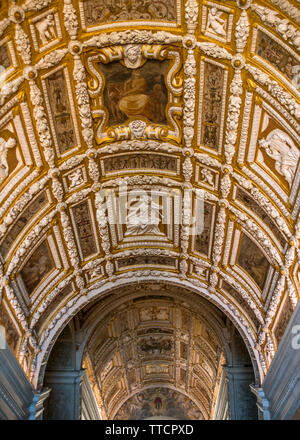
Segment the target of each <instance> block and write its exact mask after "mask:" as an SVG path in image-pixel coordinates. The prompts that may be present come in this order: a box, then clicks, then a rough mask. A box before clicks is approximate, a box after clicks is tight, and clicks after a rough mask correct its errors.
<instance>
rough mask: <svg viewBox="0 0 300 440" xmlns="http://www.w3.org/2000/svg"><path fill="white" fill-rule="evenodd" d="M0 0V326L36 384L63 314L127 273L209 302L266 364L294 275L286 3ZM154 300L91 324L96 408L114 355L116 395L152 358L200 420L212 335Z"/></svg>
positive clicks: (299, 32)
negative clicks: (135, 362)
mask: <svg viewBox="0 0 300 440" xmlns="http://www.w3.org/2000/svg"><path fill="white" fill-rule="evenodd" d="M3 3H4V2H2V5H1V12H0V65H1V67H0V165H1V166H0V273H1V293H0V301H1V312H0V324H2V325H4V326H5V328H6V330H7V339H8V342H9V344H10V346H11V348H12V350H13V351H14V353H15V355H16V357H17V358H18V360H19V362H20V364H21V365H22V367H23V369H24V371H25V373H26V375H27V376H28V378H29V379H30V380H31V382H32V384H33V385H34V386H37V384H38V383H39V380H40V374H41V371H42V366H43V365H44V364H45V362H46V360H47V356H48V355H49V350H50V347H51V344H52V343H53V341H54V340H55V339H56V338H57V336H58V335H59V333H60V332H61V331H62V329H63V328H64V326H65V325H66V323H67V322H68V321H69V320H70V319H71V317H72V316H74V315H75V314H77V313H78V312H79V311H80V310H81V309H83V307H84V306H87V304H89V303H90V302H91V301H95V300H96V299H97V300H98V299H99V298H101V297H102V296H103V297H104V296H105V295H107V294H108V292H109V291H113V289H115V288H116V287H118V288H121V287H122V285H124V286H125V287H123V288H124V289H126V288H127V287H126V283H128V282H129V281H130V282H131V283H136V285H141V283H147V282H150V281H151V282H154V281H155V282H156V283H158V285H159V284H160V283H163V284H166V283H173V285H174V286H175V285H176V286H177V287H176V288H177V289H182V291H183V290H190V291H193V292H196V293H197V294H198V296H199V297H200V296H201V297H203V298H206V299H207V300H208V301H209V302H210V303H212V304H214V305H215V306H217V307H218V308H219V309H220V310H222V312H223V313H224V314H225V315H226V316H227V317H228V318H229V319H230V320H231V321H232V322H233V323H234V325H235V326H236V327H237V328H238V329H239V332H240V333H241V335H242V337H243V339H244V341H245V343H246V345H247V347H248V350H249V353H250V355H251V357H252V359H253V362H254V364H255V368H256V370H257V371H258V377H259V380H260V381H262V380H263V378H264V376H265V375H266V373H267V371H268V368H269V366H270V363H271V362H272V359H273V357H274V354H275V352H276V350H277V347H278V344H279V342H280V339H281V337H282V335H283V332H284V329H285V328H286V325H287V323H288V321H289V318H290V316H291V314H292V312H293V310H294V308H295V306H296V304H297V301H298V299H299V288H300V279H299V261H300V251H299V238H300V218H299V208H300V197H299V184H300V171H299V156H300V149H299V138H300V129H299V128H300V76H299V75H300V71H299V69H298V67H299V65H300V55H299V47H300V28H299V22H300V20H299V17H300V13H299V8H298V7H297V4H296V2H295V1H292V0H284V1H282V0H280V1H279V0H269V1H260V0H252V1H251V0H237V1H231V0H226V1H225V0H224V1H207V2H199V1H197V0H186V1H180V0H172V1H166V0H161V1H153V2H151V5H149V3H148V2H144V1H132V2H131V3H130V5H129V3H128V2H125V1H120V2H109V1H106V0H93V1H91V0H85V1H77V0H76V1H75V0H64V1H55V0H54V1H51V0H25V1H8V2H5V4H3ZM150 303H151V301H150V300H147V299H144V300H143V301H142V300H141V301H140V302H137V303H136V304H132V303H128V304H127V305H126V303H124V304H123V305H121V306H120V307H116V309H115V310H114V314H113V316H107V317H104V318H103V322H102V323H101V325H99V326H98V327H97V328H96V329H95V330H94V333H93V334H91V335H90V340H89V342H88V346H89V347H90V348H89V349H88V350H87V353H86V357H85V362H86V365H92V367H93V369H94V373H93V374H95V377H96V378H97V381H98V382H99V383H100V390H101V393H102V394H101V396H102V397H101V396H100V397H99V399H100V398H104V399H106V401H107V402H109V401H111V402H112V403H111V405H109V404H108V406H107V407H106V409H105V411H106V415H105V414H104V416H105V417H117V418H122V417H125V416H124V414H127V413H126V411H127V409H126V405H125V406H124V407H122V408H117V407H116V405H115V400H114V399H113V395H114V393H113V391H114V390H113V389H112V388H111V387H110V388H109V387H108V388H107V389H106V388H105V386H106V380H105V377H106V375H109V374H110V369H112V371H114V368H115V367H116V366H117V367H118V368H115V369H116V372H114V374H115V376H113V375H112V376H109V377H110V382H111V381H112V377H115V379H114V380H115V383H116V384H118V387H119V389H120V390H123V391H124V395H123V397H122V399H123V400H122V399H121V398H120V400H119V402H120V404H121V402H125V400H124V399H125V397H124V396H126V398H128V396H130V398H132V399H138V394H136V397H133V394H134V392H135V393H137V392H138V391H139V392H142V391H141V387H139V385H138V384H141V383H143V386H146V383H147V380H148V379H147V377H149V378H150V379H149V380H154V379H153V377H155V378H157V377H158V376H160V377H162V376H163V377H165V382H164V383H168V384H170V386H173V385H174V383H175V382H176V381H177V382H178V384H177V382H176V386H175V385H174V386H175V388H174V389H176V390H177V391H176V393H177V394H176V396H175V394H174V395H172V394H169V397H168V398H170V399H175V400H176V399H177V400H178V402H179V403H178V408H180V401H181V400H180V399H183V398H184V397H182V396H186V395H187V394H188V395H189V396H190V397H189V398H190V399H192V400H191V402H190V411H191V412H193V414H195V411H196V412H197V411H200V412H201V417H203V418H209V417H210V414H211V411H212V408H213V405H214V402H213V401H212V400H211V398H209V397H206V396H208V395H209V396H211V395H213V393H214V392H215V391H216V390H217V386H218V380H219V377H218V374H219V365H220V362H221V363H222V356H224V353H223V352H222V350H221V346H222V344H220V342H218V338H217V337H215V338H213V340H214V342H213V343H211V344H212V345H210V344H209V343H208V342H207V341H208V340H209V337H210V336H209V335H212V334H213V330H212V329H211V328H210V326H209V323H208V322H206V321H205V317H201V315H197V316H196V315H194V314H193V311H192V310H190V309H187V308H186V306H185V305H184V304H183V303H182V301H179V300H178V301H177V302H176V303H171V302H170V301H169V300H168V301H167V300H165V299H162V300H157V301H156V302H155V303H153V302H152V304H153V305H152V306H151V304H150ZM129 314H130V317H129ZM158 321H159V325H158V324H157V322H158ZM132 322H134V323H135V325H134V326H132ZM179 323H181V324H180V325H181V326H182V328H183V329H181V332H182V334H180V335H179V336H178V335H177V333H176V331H175V330H176V328H177V326H178V325H179ZM184 323H185V324H184ZM184 326H185V327H184ZM155 328H158V329H159V331H158V332H156V331H155ZM184 328H185V330H184ZM147 329H154V330H153V331H151V332H150V333H151V337H148V336H147ZM133 333H134V334H133ZM211 337H212V336H211ZM105 338H113V339H114V344H115V348H114V349H113V348H112V346H111V347H110V349H109V348H108V347H106V348H105V347H104V348H103V343H105ZM126 338H127V339H126ZM95 340H97V341H98V342H97V344H96V343H95ZM199 340H202V341H203V343H202V345H203V347H202V345H201V344H200V345H201V347H202V348H201V349H198V348H197V346H198V345H197V344H198V342H199ZM93 341H94V342H93ZM103 341H104V342H103ZM101 344H102V345H101ZM126 344H128V350H124V346H126ZM175 344H179V345H180V346H179V345H178V347H177V348H176V347H175ZM185 346H186V348H184V347H185ZM122 347H123V348H122ZM191 347H192V348H191ZM175 349H176V350H175ZM105 350H108V351H107V352H106V351H105ZM109 350H112V352H109ZM186 350H188V354H187V351H186ZM175 351H176V353H178V356H181V358H182V362H181V361H180V362H179V360H178V362H177V364H176V362H175V363H174V359H173V358H172V357H174V352H175ZM103 352H104V353H105V356H106V358H105V359H104V357H103V355H102V354H103ZM101 353H102V354H101ZM124 353H127V355H128V356H130V353H132V356H131V358H130V359H129V358H128V359H125V358H124V356H125V354H124ZM222 353H223V354H222ZM134 358H138V359H139V365H138V366H137V367H136V368H132V369H131V370H130V360H131V359H134ZM154 358H155V359H154ZM191 359H193V363H195V364H197V365H198V366H197V368H199V371H200V373H199V371H197V368H196V367H191V366H190V364H191ZM188 364H189V365H188ZM92 367H91V366H90V367H88V368H92ZM125 367H126V368H125ZM125 370H126V371H125ZM181 370H182V372H181ZM120 372H122V374H121V373H120ZM197 374H201V375H202V377H203V376H205V377H206V378H207V380H206V381H205V387H207V389H206V388H205V387H204V389H202V388H203V383H204V382H203V381H202V382H201V385H199V387H200V388H199V390H198V394H197V395H198V396H199V395H201V396H202V397H201V399H200V400H201V405H202V407H200V406H199V405H200V403H199V402H198V401H197V397H195V396H194V397H193V398H191V396H192V394H191V393H189V387H191V386H192V387H197ZM185 375H186V376H185ZM151 378H152V379H151ZM180 378H181V379H180ZM155 380H156V379H155ZM180 380H182V384H183V385H182V386H181V385H179V382H180ZM157 383H160V381H159V380H157ZM172 384H173V385H172ZM116 386H117V385H116ZM135 386H136V388H135ZM180 386H181V388H180ZM201 387H202V388H201ZM103 393H104V394H103ZM148 393H150V391H148ZM164 393H166V391H165V389H164V388H163V387H162V388H161V395H165V394H164ZM174 393H175V391H174ZM178 393H179V394H178ZM180 393H182V394H180ZM150 394H151V393H150ZM103 396H104V397H103ZM172 396H173V397H172ZM193 399H194V400H193ZM177 400H176V401H177ZM137 402H138V400H137ZM136 404H137V403H136ZM193 405H196V407H197V408H196V407H194V406H193ZM195 408H196V409H195ZM118 411H119V412H118ZM122 414H123V415H122ZM197 417H198V418H200V416H199V415H198V416H197Z"/></svg>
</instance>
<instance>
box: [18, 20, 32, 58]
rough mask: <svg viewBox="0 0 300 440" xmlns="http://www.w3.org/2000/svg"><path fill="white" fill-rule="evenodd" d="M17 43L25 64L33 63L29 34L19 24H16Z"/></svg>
mask: <svg viewBox="0 0 300 440" xmlns="http://www.w3.org/2000/svg"><path fill="white" fill-rule="evenodd" d="M15 42H16V46H17V50H18V52H19V55H20V56H21V58H22V60H23V62H24V64H30V63H31V45H30V41H29V38H28V36H27V34H26V33H25V32H24V30H23V29H22V27H21V26H20V25H19V24H16V32H15Z"/></svg>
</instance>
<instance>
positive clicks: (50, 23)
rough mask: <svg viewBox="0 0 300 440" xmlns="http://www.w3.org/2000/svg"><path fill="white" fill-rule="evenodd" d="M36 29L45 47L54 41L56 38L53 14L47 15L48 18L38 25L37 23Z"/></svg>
mask: <svg viewBox="0 0 300 440" xmlns="http://www.w3.org/2000/svg"><path fill="white" fill-rule="evenodd" d="M36 28H37V30H38V32H39V36H40V39H41V40H42V44H43V45H45V44H47V43H48V42H49V41H51V40H53V39H54V38H55V37H56V35H55V30H54V18H53V14H49V15H47V17H46V18H44V20H41V21H39V22H38V23H36Z"/></svg>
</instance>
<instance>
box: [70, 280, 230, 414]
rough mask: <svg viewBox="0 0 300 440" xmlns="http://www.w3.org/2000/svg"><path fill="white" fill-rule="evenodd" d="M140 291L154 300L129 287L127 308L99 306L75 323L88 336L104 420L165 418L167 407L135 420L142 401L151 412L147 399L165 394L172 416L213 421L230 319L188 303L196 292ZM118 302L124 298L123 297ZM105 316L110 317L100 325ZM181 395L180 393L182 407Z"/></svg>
mask: <svg viewBox="0 0 300 440" xmlns="http://www.w3.org/2000/svg"><path fill="white" fill-rule="evenodd" d="M138 290H139V294H140V293H141V292H143V294H146V296H147V298H146V299H145V298H142V299H141V298H139V297H135V295H137V289H136V286H135V287H131V288H130V287H127V289H126V296H123V301H122V303H121V305H118V306H117V307H115V306H114V305H113V306H112V305H111V304H110V305H108V303H107V302H106V303H105V304H104V303H101V301H100V302H99V303H98V304H96V306H95V305H93V306H88V307H87V308H86V309H84V310H83V312H80V314H79V317H78V319H76V321H77V322H76V324H75V325H76V326H78V325H80V328H81V331H82V332H84V333H87V334H88V337H87V342H86V347H85V355H84V362H83V366H84V367H85V368H86V369H87V371H88V374H89V377H90V378H91V383H92V386H93V390H94V394H95V396H96V398H97V401H98V404H99V408H100V410H101V413H102V417H103V418H104V419H109V420H111V419H114V418H125V419H130V418H133V417H137V416H139V417H142V416H143V417H145V416H147V415H148V416H149V415H159V414H160V411H159V410H165V409H167V408H160V407H159V406H158V408H145V409H144V410H143V408H140V410H141V414H136V413H135V410H136V408H137V407H136V406H135V405H134V403H135V404H136V405H138V406H140V405H139V396H140V397H141V399H140V403H141V402H143V404H144V406H145V400H146V401H147V399H146V396H147V393H150V394H153V393H154V394H155V397H158V398H159V397H160V395H161V393H162V395H161V400H162V401H163V402H165V401H166V403H165V406H166V405H167V404H168V405H169V408H168V410H169V415H176V416H181V417H184V418H196V419H209V418H210V417H211V415H212V414H213V412H214V407H215V404H216V399H217V395H218V390H219V385H220V379H221V373H222V365H223V364H224V363H225V357H226V353H225V351H226V346H228V341H226V340H224V335H223V336H221V335H222V332H223V333H226V319H225V321H224V318H226V317H225V315H224V314H222V312H220V311H218V309H216V308H215V307H212V306H211V305H210V304H209V303H206V302H204V301H202V302H201V301H200V302H199V301H197V299H195V298H193V305H191V304H190V303H187V302H186V301H184V299H185V298H184V297H187V296H189V295H190V296H191V293H190V292H189V291H184V290H183V289H182V288H178V287H177V288H176V287H174V286H173V287H172V288H170V287H168V285H167V284H165V285H162V284H161V285H159V286H157V285H156V284H150V285H143V287H141V289H138ZM155 293H156V294H157V293H159V295H158V296H155ZM115 295H117V296H118V298H120V297H122V294H120V292H115ZM194 295H195V294H194ZM179 298H181V300H180V299H179ZM113 304H114V303H113ZM104 310H106V315H105V317H104V318H103V319H99V316H103V315H102V313H103V311H104ZM101 312H102V313H101ZM227 330H228V329H227ZM228 333H230V331H229V330H228ZM227 350H228V347H227ZM137 392H139V393H140V394H137ZM168 393H171V395H170V397H167V396H165V394H168ZM174 393H175V394H177V393H179V396H178V397H177V399H175V400H176V401H177V400H178V404H174ZM163 396H164V399H163V398H162V397H163ZM172 396H173V397H172ZM180 396H181V398H180ZM128 399H130V400H129V403H128ZM151 400H154V399H151ZM168 402H169V403H168ZM155 409H156V410H157V411H156V412H155ZM178 411H179V412H180V414H178ZM167 414H168V412H167ZM167 414H166V413H165V414H164V415H167Z"/></svg>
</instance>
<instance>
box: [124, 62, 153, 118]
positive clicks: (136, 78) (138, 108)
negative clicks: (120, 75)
mask: <svg viewBox="0 0 300 440" xmlns="http://www.w3.org/2000/svg"><path fill="white" fill-rule="evenodd" d="M146 90H147V82H146V80H145V78H143V77H142V75H141V71H140V69H136V70H133V71H132V74H131V77H130V78H129V79H128V80H127V81H126V82H125V84H124V91H123V96H122V98H121V99H120V101H119V108H120V110H121V111H122V112H123V113H125V115H127V116H128V117H129V118H130V117H133V116H144V117H146V118H148V119H151V118H153V113H152V105H151V99H150V96H149V95H148V94H147V93H146Z"/></svg>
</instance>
